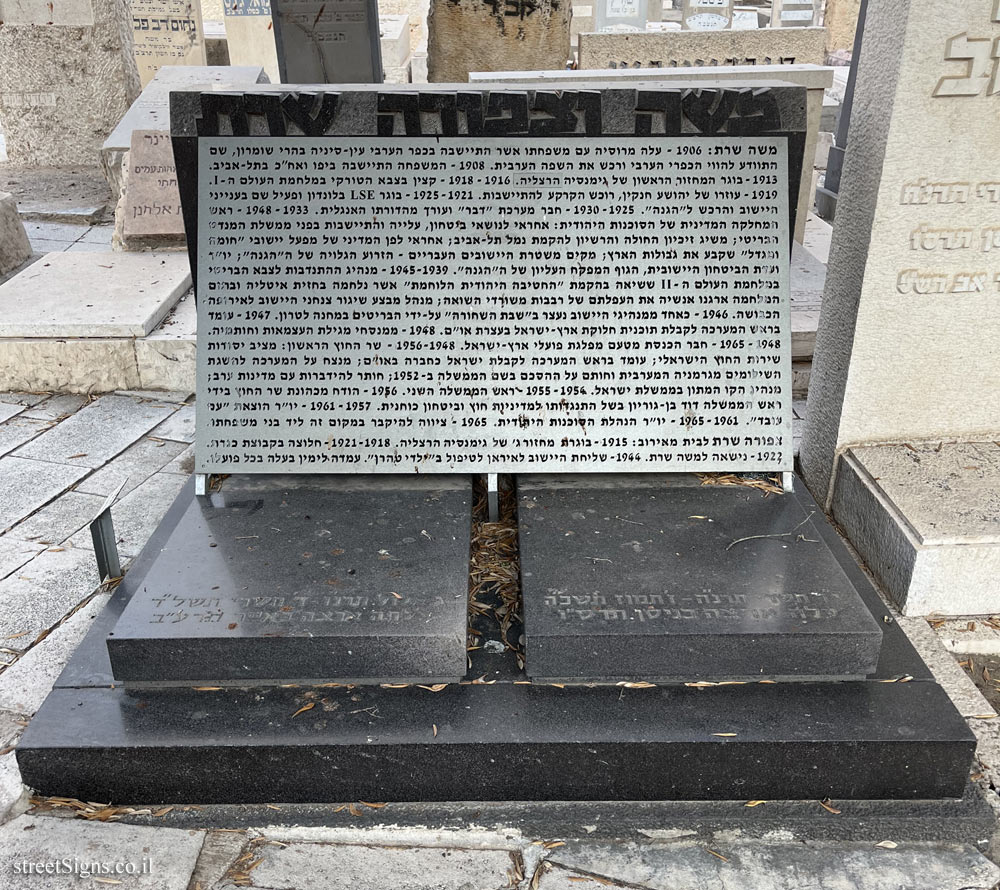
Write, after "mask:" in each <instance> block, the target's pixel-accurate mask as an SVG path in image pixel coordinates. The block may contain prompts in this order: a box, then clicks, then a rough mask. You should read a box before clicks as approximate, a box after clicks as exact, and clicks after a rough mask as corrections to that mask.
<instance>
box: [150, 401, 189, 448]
mask: <svg viewBox="0 0 1000 890" xmlns="http://www.w3.org/2000/svg"><path fill="white" fill-rule="evenodd" d="M194 414H195V406H194V405H183V406H182V407H180V408H178V409H177V411H175V412H174V413H173V414H172V415H171V416H170V417H168V418H167V419H166V420H165V421H163V423H161V424H160V425H159V426H158V427H156V428H155V429H154V430H153V431H152V432H151V433H150V435H151V436H155V437H156V438H158V439H170V440H172V441H174V442H187V443H188V444H189V445H190V444H191V443H192V442H194Z"/></svg>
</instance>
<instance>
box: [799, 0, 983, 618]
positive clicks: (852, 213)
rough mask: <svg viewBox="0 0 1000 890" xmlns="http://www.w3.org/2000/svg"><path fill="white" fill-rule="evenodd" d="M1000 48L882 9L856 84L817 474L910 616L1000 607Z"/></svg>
mask: <svg viewBox="0 0 1000 890" xmlns="http://www.w3.org/2000/svg"><path fill="white" fill-rule="evenodd" d="M945 23H946V25H947V27H946V28H945V27H942V26H943V25H944V24H945ZM998 40H1000V5H998V4H997V2H996V0H968V2H965V3H962V4H961V5H960V6H958V5H956V6H953V7H950V8H949V14H948V17H947V19H944V20H942V19H941V18H940V17H939V15H938V14H937V10H936V9H935V7H934V6H933V5H932V4H929V3H922V2H918V0H884V2H878V3H872V4H870V5H869V7H868V14H867V19H866V25H865V32H864V44H865V51H864V53H863V55H862V57H861V61H860V67H859V69H858V73H857V90H856V92H855V95H854V105H853V113H852V118H851V150H850V151H849V152H848V153H847V156H846V159H845V163H844V171H843V177H842V180H841V191H840V198H839V201H838V209H837V226H836V228H835V230H834V236H833V246H832V251H831V254H830V265H829V273H828V275H827V279H826V293H825V296H824V300H823V313H822V317H821V320H820V326H819V332H818V337H817V344H816V357H815V363H814V366H813V376H812V383H811V387H810V390H809V423H808V425H807V427H806V430H805V436H804V439H803V442H802V448H801V467H802V472H803V475H804V477H805V479H806V481H807V483H808V484H809V486H810V487H811V488H812V490H813V492H814V494H815V495H816V496H817V498H818V499H819V500H820V501H821V502H823V501H825V502H827V503H828V504H830V503H832V508H833V512H834V515H835V517H836V518H837V519H838V520H839V521H840V523H841V524H842V526H843V527H844V529H845V531H846V532H847V534H848V535H849V536H850V537H851V539H852V541H853V542H854V544H855V546H856V547H857V548H858V549H859V551H860V552H861V553H862V555H863V556H864V558H865V560H866V562H867V563H868V565H869V567H870V568H871V569H872V571H873V572H874V573H875V575H876V576H877V577H878V578H879V580H880V581H881V582H882V583H883V585H885V587H886V588H887V589H888V590H889V592H890V593H891V594H892V595H893V596H894V597H895V598H896V599H897V601H898V602H899V603H900V604H901V605H902V606H903V607H904V609H905V610H906V612H907V613H911V614H925V613H928V612H931V611H937V612H944V613H953V614H969V613H980V612H992V611H996V610H997V608H998V607H1000V596H998V594H997V586H996V579H997V577H998V576H1000V534H998V532H997V529H998V528H1000V509H998V505H1000V446H997V445H996V444H995V442H996V441H997V440H998V439H1000V435H998V433H1000V353H998V349H997V343H998V342H1000V313H998V311H997V307H998V300H1000V139H998V138H997V134H998V128H1000V123H998V120H1000V119H998V112H1000V58H998V56H997V52H996V47H997V46H998ZM956 442H957V443H972V444H949V443H956ZM926 443H930V444H929V445H928V444H926Z"/></svg>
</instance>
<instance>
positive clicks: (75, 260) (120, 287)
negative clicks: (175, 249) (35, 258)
mask: <svg viewBox="0 0 1000 890" xmlns="http://www.w3.org/2000/svg"><path fill="white" fill-rule="evenodd" d="M190 286H191V272H190V268H189V265H188V259H187V256H186V255H185V254H181V253H112V252H111V251H106V252H104V253H57V254H54V255H51V256H46V257H45V259H43V260H42V261H40V262H38V263H35V264H34V265H32V266H31V267H30V268H28V269H26V270H25V271H24V272H22V273H21V274H20V275H17V276H15V277H14V278H12V279H10V281H7V282H6V283H4V284H2V285H0V336H3V337H97V338H100V337H144V336H146V335H147V334H149V333H151V332H152V330H153V329H154V328H155V327H156V326H157V324H159V323H160V321H161V320H162V319H163V317H164V316H165V315H166V314H167V313H168V312H169V311H170V309H171V308H172V307H173V306H174V304H175V303H176V302H177V300H178V298H179V297H180V296H181V295H182V294H184V293H185V292H186V291H187V290H188V288H190Z"/></svg>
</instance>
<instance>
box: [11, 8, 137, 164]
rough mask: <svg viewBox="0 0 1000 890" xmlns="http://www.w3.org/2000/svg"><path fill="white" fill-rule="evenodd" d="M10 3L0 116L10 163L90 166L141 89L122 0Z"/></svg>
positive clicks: (130, 28) (129, 22)
mask: <svg viewBox="0 0 1000 890" xmlns="http://www.w3.org/2000/svg"><path fill="white" fill-rule="evenodd" d="M57 6H58V11H56V9H55V7H48V6H47V4H44V3H38V2H30V3H5V4H4V27H3V29H2V30H0V58H2V59H3V65H0V120H2V122H3V131H4V135H5V137H6V140H7V154H8V156H9V158H10V163H11V164H15V165H22V166H38V167H44V166H72V165H76V164H79V165H85V166H89V165H91V164H93V163H94V161H95V159H96V158H97V153H98V151H99V150H100V147H101V142H102V141H103V140H104V139H105V137H106V136H107V134H108V133H110V132H111V130H112V129H113V128H114V126H115V124H116V123H117V122H118V121H119V119H120V118H121V116H122V115H123V114H124V113H125V111H126V110H127V108H128V106H129V103H130V102H132V101H133V100H134V99H135V97H136V96H137V95H138V94H139V75H138V72H137V70H136V66H135V60H134V59H133V58H132V34H131V30H132V23H131V14H130V13H129V11H128V7H127V6H126V4H124V3H121V2H120V0H74V2H69V3H64V4H63V3H61V4H57Z"/></svg>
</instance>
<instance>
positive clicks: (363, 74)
mask: <svg viewBox="0 0 1000 890" xmlns="http://www.w3.org/2000/svg"><path fill="white" fill-rule="evenodd" d="M271 19H272V21H273V22H274V40H275V45H276V47H277V53H278V74H279V77H280V80H281V82H282V83H381V82H382V56H381V52H380V49H379V19H378V4H377V3H376V2H375V0H338V2H329V0H271Z"/></svg>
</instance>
